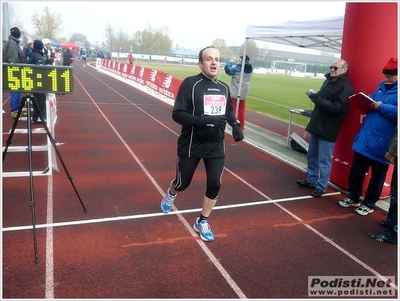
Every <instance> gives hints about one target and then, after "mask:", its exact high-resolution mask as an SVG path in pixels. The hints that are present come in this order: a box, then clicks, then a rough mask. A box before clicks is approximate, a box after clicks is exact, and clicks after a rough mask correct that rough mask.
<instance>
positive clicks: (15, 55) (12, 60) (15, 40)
mask: <svg viewBox="0 0 400 301" xmlns="http://www.w3.org/2000/svg"><path fill="white" fill-rule="evenodd" d="M20 38H21V31H20V30H19V28H18V27H13V28H11V29H10V35H9V36H8V40H7V42H5V43H4V45H3V63H8V64H21V63H24V55H23V49H22V46H21V43H20ZM20 103H21V93H20V92H10V110H11V117H12V118H14V119H15V118H16V117H17V114H18V110H19V105H20ZM26 115H27V113H26V111H22V112H21V117H25V116H26Z"/></svg>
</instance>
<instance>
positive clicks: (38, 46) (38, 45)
mask: <svg viewBox="0 0 400 301" xmlns="http://www.w3.org/2000/svg"><path fill="white" fill-rule="evenodd" d="M33 48H34V49H36V50H42V49H43V42H42V41H41V40H34V41H33Z"/></svg>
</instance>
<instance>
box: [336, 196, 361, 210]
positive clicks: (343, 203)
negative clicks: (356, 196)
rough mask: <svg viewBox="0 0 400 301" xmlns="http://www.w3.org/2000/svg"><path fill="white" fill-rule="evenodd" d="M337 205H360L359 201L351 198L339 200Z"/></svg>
mask: <svg viewBox="0 0 400 301" xmlns="http://www.w3.org/2000/svg"><path fill="white" fill-rule="evenodd" d="M339 205H340V206H342V207H345V208H347V207H350V206H354V207H358V206H360V202H358V203H356V202H354V201H353V200H352V199H349V198H345V199H344V200H341V201H339Z"/></svg>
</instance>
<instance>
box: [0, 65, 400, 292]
mask: <svg viewBox="0 0 400 301" xmlns="http://www.w3.org/2000/svg"><path fill="white" fill-rule="evenodd" d="M74 75H75V91H74V94H72V95H59V96H57V109H58V119H57V125H56V134H55V138H56V139H57V141H59V142H61V143H64V144H63V145H61V146H59V147H58V149H59V151H60V154H61V158H62V159H63V161H64V163H65V165H66V167H67V169H68V172H69V173H70V174H71V175H72V176H73V180H72V181H73V183H74V185H75V186H76V188H77V191H78V193H79V195H80V197H81V199H82V201H83V203H84V205H85V206H86V208H87V213H85V212H84V210H83V208H82V206H81V205H80V203H79V200H78V198H77V195H76V193H75V192H74V190H73V187H72V185H71V182H70V181H69V179H68V177H67V173H66V172H64V170H63V169H62V167H61V164H60V161H59V160H58V166H59V167H60V172H56V171H54V172H53V175H52V176H42V177H40V176H36V177H34V178H33V182H34V201H35V206H34V209H35V220H36V228H37V230H36V232H37V233H36V236H37V250H38V253H37V254H38V259H39V261H38V263H35V256H34V254H35V253H34V239H33V231H32V210H31V209H32V207H31V206H30V201H31V198H30V188H29V187H30V186H29V183H30V182H29V177H18V178H9V177H5V178H3V206H2V209H3V214H2V217H3V225H2V226H3V228H2V231H3V233H2V234H3V236H2V237H3V241H2V243H3V245H2V246H3V248H2V251H3V257H2V258H3V275H2V276H3V277H2V280H3V287H2V298H29V299H36V298H37V299H43V298H50V299H52V298H55V299H57V298H60V299H61V298H81V299H84V298H95V299H97V298H99V299H105V298H112V299H119V298H121V299H122V298H125V299H126V298H128V299H133V298H162V299H172V298H185V299H187V298H196V299H200V298H201V299H208V298H218V299H219V298H221V299H222V298H227V299H230V298H232V299H236V298H252V299H253V298H254V299H263V298H273V299H280V298H309V296H308V277H309V276H340V277H342V276H354V277H359V276H397V275H398V268H397V245H391V244H387V243H378V242H376V241H374V240H372V239H370V238H369V237H368V236H367V232H368V231H376V230H379V229H380V225H379V221H380V220H382V219H384V218H385V215H384V214H383V213H381V212H379V211H375V212H374V213H373V214H370V215H368V216H365V217H363V216H359V215H357V214H355V213H354V212H353V208H342V207H340V206H338V204H337V202H338V201H339V200H340V199H342V198H343V197H345V196H344V195H342V194H340V193H339V192H337V191H335V190H333V189H332V188H329V190H328V192H327V194H326V195H324V196H323V197H321V198H316V199H314V198H311V197H310V196H309V194H310V192H311V191H310V190H309V189H307V188H302V187H299V186H298V185H296V183H295V181H296V179H298V178H302V177H303V174H302V173H301V172H299V171H298V170H295V169H294V168H292V167H290V166H288V165H285V164H284V163H281V162H279V161H277V160H276V159H274V158H272V157H270V156H268V155H266V154H264V153H262V152H260V151H259V150H256V149H254V148H252V147H251V146H249V145H247V144H246V143H243V142H241V143H234V142H233V139H232V137H231V136H230V135H229V134H227V135H226V154H227V157H226V170H225V172H224V176H223V186H222V189H221V193H220V198H219V200H218V203H217V207H216V208H215V210H214V211H213V213H212V214H211V216H210V219H209V221H210V226H211V228H212V230H213V232H214V234H215V236H216V239H215V240H214V241H213V242H210V243H205V242H203V241H202V240H201V239H199V237H198V235H197V234H196V233H195V232H194V231H193V230H192V228H191V227H192V224H193V222H194V219H195V218H196V217H197V216H198V214H199V212H200V207H201V200H202V195H203V194H204V189H205V188H204V185H205V184H204V183H205V174H204V168H203V166H202V165H200V166H199V169H198V172H197V173H196V174H195V177H194V179H193V182H192V184H191V186H190V187H189V188H188V189H187V190H186V191H184V192H182V193H180V194H179V195H178V197H177V199H176V201H175V205H176V210H177V211H174V212H171V213H170V214H167V215H165V214H163V213H162V212H161V209H160V201H161V199H162V197H163V195H164V193H165V190H166V188H167V186H168V183H169V181H170V180H171V179H172V178H173V177H174V171H175V161H176V140H177V137H178V134H179V131H180V126H179V125H178V124H176V123H175V122H174V121H173V120H172V118H171V106H170V105H168V104H166V103H163V102H162V101H160V100H157V99H154V98H152V97H150V96H148V95H146V94H145V93H143V92H141V91H138V90H136V89H134V88H133V87H131V86H129V85H127V84H125V83H123V82H120V81H118V80H116V79H114V78H112V77H110V76H108V75H106V74H104V73H101V72H98V71H97V70H95V69H94V68H91V67H87V68H85V69H84V68H82V66H81V65H80V63H79V62H76V63H74ZM7 97H8V93H3V99H4V100H6V99H7ZM4 100H3V109H4V110H5V111H6V112H7V113H6V114H4V116H3V132H7V131H8V129H10V128H11V126H12V123H13V120H12V119H11V118H10V116H9V103H8V102H7V101H4ZM248 116H249V117H248V118H251V116H252V114H250V115H248ZM264 118H265V120H269V123H270V125H271V127H274V126H275V127H279V126H278V125H277V124H275V123H274V122H278V121H274V120H273V119H269V118H268V117H266V116H264ZM261 119H263V118H260V120H261ZM249 121H250V122H252V120H249ZM38 126H40V125H34V127H35V128H36V127H38ZM286 126H287V124H284V126H283V128H284V129H283V134H284V135H286V132H285V129H286ZM21 127H22V128H24V127H26V122H24V121H20V122H19V128H21ZM7 138H8V135H3V145H4V144H5V141H6V139H7ZM26 139H27V138H26V135H23V134H19V135H15V136H14V139H13V145H26ZM41 139H42V140H43V138H39V137H37V136H35V143H39V144H40V143H43V141H41ZM24 143H25V144H24ZM27 158H28V156H27V154H26V153H7V155H6V158H5V160H4V162H3V170H4V171H16V170H27V167H28V159H27ZM44 161H45V155H44V154H43V153H39V152H34V153H33V163H34V166H35V168H36V167H37V168H41V167H43V166H46V165H45V162H44ZM390 289H393V290H394V292H395V297H396V298H397V295H398V294H397V278H396V284H394V285H392V286H391V287H390ZM374 297H375V296H373V298H374ZM320 298H321V297H320ZM393 298H394V297H393Z"/></svg>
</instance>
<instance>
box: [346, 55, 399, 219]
mask: <svg viewBox="0 0 400 301" xmlns="http://www.w3.org/2000/svg"><path fill="white" fill-rule="evenodd" d="M382 73H383V76H384V77H385V80H383V81H382V82H380V83H379V85H378V88H377V89H376V90H375V91H374V92H373V93H372V94H371V98H372V99H373V100H375V102H374V103H373V104H372V105H371V107H372V108H373V110H372V111H370V112H369V113H367V117H366V118H365V119H364V123H363V125H362V126H361V129H360V130H359V131H358V133H357V135H356V136H355V138H354V141H353V146H352V150H353V151H354V155H353V162H352V164H351V168H350V174H349V179H348V182H349V195H348V197H347V198H345V199H344V200H341V201H339V205H340V206H342V207H346V208H347V207H350V206H355V207H358V206H360V200H361V194H362V189H363V184H364V180H365V175H366V174H367V172H368V170H369V169H370V168H371V178H370V180H369V183H368V188H367V191H366V193H365V197H364V200H363V201H362V203H363V205H362V206H361V207H358V208H357V209H356V210H355V212H356V213H358V214H359V215H364V216H365V215H368V214H369V213H372V212H374V208H375V203H376V202H377V201H378V199H379V197H380V196H381V193H382V188H383V184H384V183H385V178H386V173H387V170H388V168H389V164H390V163H389V162H388V161H386V160H385V154H386V152H387V151H388V149H389V142H390V140H391V138H392V136H393V134H394V132H395V129H396V126H397V98H398V96H397V92H398V90H397V57H392V58H390V60H389V61H388V62H387V64H386V65H385V66H384V67H383V70H382Z"/></svg>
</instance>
